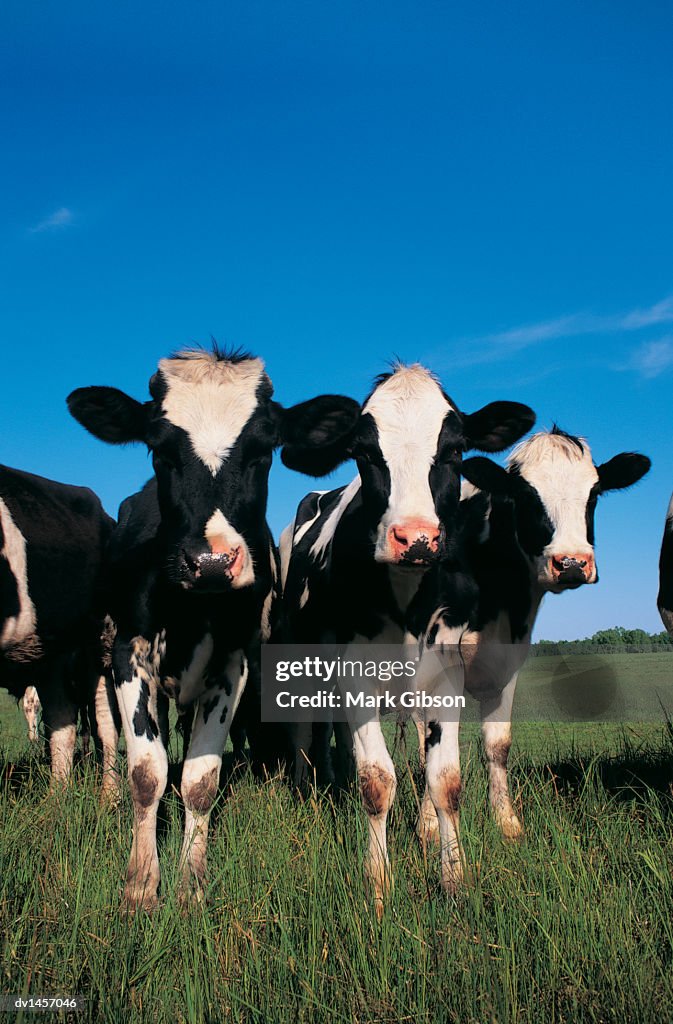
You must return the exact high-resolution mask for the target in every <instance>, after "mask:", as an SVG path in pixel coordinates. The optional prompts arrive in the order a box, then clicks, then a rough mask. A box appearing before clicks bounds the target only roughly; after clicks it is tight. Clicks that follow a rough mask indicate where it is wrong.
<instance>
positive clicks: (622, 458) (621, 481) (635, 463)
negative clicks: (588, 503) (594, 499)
mask: <svg viewBox="0 0 673 1024" xmlns="http://www.w3.org/2000/svg"><path fill="white" fill-rule="evenodd" d="M651 465H652V463H651V461H650V460H649V459H648V457H647V455H639V454H638V453H637V452H622V453H621V455H615V456H614V457H613V458H612V459H610V460H609V461H608V462H604V463H602V465H600V466H597V467H596V468H597V470H598V483H599V486H600V489H601V494H604V493H605V491H620V490H622V488H623V487H631V486H632V484H636V483H638V481H639V480H640V479H641V477H644V476H645V474H646V473H647V472H648V470H649V468H650V466H651Z"/></svg>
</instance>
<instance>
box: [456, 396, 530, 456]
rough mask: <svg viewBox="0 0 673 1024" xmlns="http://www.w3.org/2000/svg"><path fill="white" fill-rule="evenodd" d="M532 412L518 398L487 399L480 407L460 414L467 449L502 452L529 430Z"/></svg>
mask: <svg viewBox="0 0 673 1024" xmlns="http://www.w3.org/2000/svg"><path fill="white" fill-rule="evenodd" d="M534 423H535V413H534V412H533V410H532V409H530V408H529V407H528V406H527V405H521V403H520V402H489V404H488V405H485V406H484V407H483V409H478V410H477V412H473V413H472V414H471V415H466V416H464V417H463V432H464V434H465V442H466V445H467V448H468V450H469V449H470V448H476V449H477V450H478V451H480V452H501V451H503V450H504V449H505V448H509V446H510V445H512V444H514V442H515V441H518V440H519V438H520V437H523V435H524V434H526V433H528V431H529V430H530V429H531V427H532V426H533V424H534Z"/></svg>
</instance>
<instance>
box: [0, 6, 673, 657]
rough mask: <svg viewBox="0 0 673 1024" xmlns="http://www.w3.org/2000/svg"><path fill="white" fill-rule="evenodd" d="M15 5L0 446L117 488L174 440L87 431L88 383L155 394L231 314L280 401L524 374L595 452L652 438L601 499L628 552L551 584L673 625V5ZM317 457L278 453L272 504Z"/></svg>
mask: <svg viewBox="0 0 673 1024" xmlns="http://www.w3.org/2000/svg"><path fill="white" fill-rule="evenodd" d="M0 21H1V23H2V35H3V60H2V65H1V67H0V88H1V89H2V103H1V107H2V111H3V113H2V139H3V151H4V159H3V160H2V162H1V163H0V186H1V188H0V195H1V196H2V200H1V202H2V208H3V216H2V223H1V225H0V264H1V266H0V281H1V284H0V289H1V291H2V295H1V298H0V330H1V337H2V346H3V381H4V386H3V401H2V405H1V407H0V408H1V411H0V423H1V428H0V461H3V462H5V463H7V464H9V465H15V466H19V467H21V468H24V469H28V470H31V471H33V472H37V473H42V474H44V475H48V476H51V477H53V478H56V479H62V480H66V481H70V482H75V483H83V484H88V485H89V486H91V487H93V488H94V490H96V491H97V492H98V493H99V494H100V495H101V497H102V499H103V501H104V503H105V505H106V507H107V508H108V509H109V510H110V511H111V512H114V511H115V510H116V507H117V505H118V503H119V501H120V500H121V499H122V498H123V497H124V496H125V495H126V494H128V493H130V492H131V491H132V490H134V489H135V488H136V487H137V486H139V485H140V484H141V483H142V482H143V480H144V479H145V478H146V476H147V475H148V469H149V466H148V460H147V456H146V454H145V453H144V452H143V451H140V450H134V449H113V448H107V447H106V446H104V445H102V444H100V443H99V442H96V441H94V440H93V439H92V438H90V437H89V436H88V435H86V434H85V433H84V431H83V430H82V429H81V428H80V427H78V426H77V424H76V423H75V422H74V421H71V420H70V419H69V417H68V415H67V413H66V410H65V404H64V399H65V396H66V394H67V393H68V392H69V391H70V390H71V389H72V388H73V387H76V386H78V385H83V384H92V383H100V384H103V383H105V384H113V385H116V386H118V387H122V388H124V389H126V390H128V391H129V392H131V393H132V394H134V395H135V396H136V397H139V398H144V397H146V388H147V381H148V379H149V376H150V375H151V373H152V371H153V369H154V367H155V365H156V361H157V359H158V358H160V357H161V356H162V355H165V354H167V353H169V352H170V351H172V350H174V349H176V348H179V347H182V346H184V345H185V344H189V343H191V342H204V343H205V342H207V341H208V339H209V338H210V336H211V335H214V336H215V337H216V338H217V339H218V340H220V341H222V342H230V343H234V344H241V345H243V346H245V347H247V348H249V349H251V350H253V351H254V352H256V353H257V354H260V355H262V356H263V357H264V358H265V360H266V363H267V367H268V370H269V372H270V375H271V377H272V379H273V381H274V383H275V386H276V396H277V398H278V399H279V400H280V401H282V402H283V403H285V404H291V403H292V402H294V401H297V400H301V399H303V398H306V397H309V396H310V395H312V394H315V393H318V392H320V391H342V392H344V393H347V394H351V395H353V396H354V397H357V398H362V397H363V396H364V395H365V394H366V392H367V390H368V388H369V383H370V380H371V378H372V377H373V376H374V375H375V374H376V373H378V372H379V371H380V370H381V369H383V368H385V363H386V361H387V360H389V359H390V358H391V357H392V356H393V355H397V356H399V357H401V358H403V359H406V360H420V361H424V362H426V363H427V364H428V365H430V366H431V367H432V368H433V369H435V370H436V371H437V372H438V374H439V375H440V376H441V378H442V380H443V383H444V385H445V387H446V389H447V390H448V392H449V393H450V394H451V395H452V396H453V397H454V398H455V399H456V401H457V402H458V404H459V405H460V406H461V407H462V408H463V409H465V410H467V411H471V410H473V409H474V408H477V407H479V406H480V405H482V404H484V403H485V402H488V401H491V400H493V399H496V398H509V399H516V400H519V401H523V402H527V403H529V404H530V405H532V406H533V408H535V410H536V411H537V413H538V420H539V423H540V424H542V425H545V426H549V425H550V424H551V423H552V422H553V421H557V422H558V423H559V424H560V425H561V426H563V427H564V428H565V429H567V430H569V431H572V432H575V433H580V434H583V435H586V437H587V438H588V439H589V441H590V443H591V446H592V448H593V451H594V454H595V456H596V458H597V460H600V461H602V460H604V459H607V458H609V457H610V456H612V455H613V454H615V453H616V452H617V451H621V450H624V449H636V450H640V451H643V452H645V453H647V454H648V455H650V456H651V458H652V459H653V462H654V467H653V470H652V472H651V474H650V476H649V477H648V478H646V480H645V481H643V482H642V483H641V484H640V485H639V486H638V487H637V488H635V489H634V490H633V491H631V492H629V493H627V494H615V495H611V496H608V497H606V498H605V499H603V502H602V504H601V505H600V506H599V511H598V520H597V553H598V565H599V571H600V574H601V582H600V583H599V585H598V586H597V587H591V588H586V590H584V591H580V592H576V593H573V594H568V595H564V596H563V597H560V598H549V599H548V601H547V603H546V605H545V608H544V610H543V612H542V615H541V618H540V624H539V629H538V635H539V636H545V637H550V638H555V637H572V636H584V635H586V634H587V633H590V632H593V631H594V630H595V629H598V628H602V627H607V626H611V625H615V624H624V625H629V626H642V627H644V628H647V629H659V628H661V625H660V620H659V618H658V615H657V611H656V607H655V598H656V589H657V559H658V550H659V544H660V538H661V532H662V528H663V520H664V514H665V510H666V505H667V502H668V497H669V494H670V492H671V489H673V456H672V444H673V430H672V429H671V427H672V418H673V402H672V401H671V398H672V395H673V260H672V251H671V238H672V237H673V230H672V229H673V223H672V222H673V216H672V215H673V200H672V193H673V189H672V188H671V182H672V181H673V136H672V131H671V125H672V124H673V120H672V115H673V102H672V101H673V88H672V86H673V72H672V70H671V61H670V53H671V47H672V45H673V10H672V9H671V8H670V6H668V5H665V4H662V3H649V2H644V3H641V4H639V5H638V6H637V7H636V6H635V5H632V4H626V3H621V2H617V3H614V2H613V3H607V2H600V3H598V2H592V0H590V2H585V3H583V4H580V3H577V2H569V3H566V4H563V5H558V4H551V3H548V2H544V0H543V2H536V3H535V4H533V3H521V4H517V5H504V4H501V3H496V2H494V0H486V2H485V3H482V4H480V5H475V4H460V5H458V4H448V3H440V2H437V0H432V2H427V0H424V2H414V3H411V2H409V3H407V2H395V0H393V2H388V3H386V4H382V3H376V4H375V3H367V2H359V3H351V2H349V0H342V2H341V3H339V4H326V3H316V2H311V3H309V2H303V3H299V2H295V0H289V2H285V3H282V4H278V3H270V2H254V0H252V2H250V0H248V2H246V3H245V4H242V3H236V4H232V3H227V2H224V3H223V2H219V3H211V2H208V0H206V2H203V3H200V4H198V5H194V4H192V5H177V4H166V3H163V4H161V5H159V4H150V3H143V2H134V3H133V4H131V3H125V2H121V3H116V4H114V5H99V4H86V5H85V4H81V3H78V2H69V3H68V4H65V5H63V4H61V5H49V6H47V5H46V4H44V3H39V4H38V3H35V2H31V0H28V2H25V0H24V2H22V3H18V2H14V0H9V2H7V3H5V4H4V5H3V13H2V15H1V17H0ZM350 475H351V471H350V469H346V470H345V471H340V472H339V473H338V474H336V475H335V477H334V478H333V479H334V482H335V483H338V482H342V481H343V480H344V479H347V478H348V477H349V476H350ZM310 486H311V482H310V481H308V480H305V479H303V478H301V477H299V476H295V475H292V474H290V473H289V472H288V471H286V470H284V469H283V468H282V467H281V466H280V465H277V466H275V467H274V470H273V473H272V490H271V501H270V509H269V514H270V520H271V523H272V526H273V528H274V529H275V530H276V531H278V530H279V529H280V528H281V527H282V526H283V525H284V523H285V522H287V520H288V519H289V518H290V517H291V515H292V512H293V510H294V507H295V506H296V503H297V501H298V499H299V498H300V497H301V496H302V494H303V493H305V491H306V490H308V489H310ZM323 486H324V485H323Z"/></svg>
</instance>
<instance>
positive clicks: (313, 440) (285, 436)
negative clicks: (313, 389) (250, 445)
mask: <svg viewBox="0 0 673 1024" xmlns="http://www.w3.org/2000/svg"><path fill="white" fill-rule="evenodd" d="M278 409H279V419H280V443H281V445H282V450H281V459H282V460H283V462H284V464H285V465H286V466H287V467H288V468H289V469H296V470H298V471H299V472H300V473H307V474H308V475H309V476H325V475H326V474H327V473H331V472H332V470H334V469H336V468H337V466H339V465H341V463H342V462H345V460H346V459H348V458H350V456H351V448H352V444H353V436H354V434H355V428H356V427H357V425H358V420H359V419H360V405H359V403H358V402H356V401H355V400H354V399H352V398H346V397H345V396H344V395H318V397H317V398H311V399H309V400H308V401H307V402H300V403H299V404H298V405H293V406H292V407H291V408H290V409H282V408H280V407H278Z"/></svg>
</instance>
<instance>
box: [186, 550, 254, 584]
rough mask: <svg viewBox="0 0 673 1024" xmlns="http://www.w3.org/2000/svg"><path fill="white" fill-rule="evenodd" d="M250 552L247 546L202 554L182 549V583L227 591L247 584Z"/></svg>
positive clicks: (203, 552)
mask: <svg viewBox="0 0 673 1024" xmlns="http://www.w3.org/2000/svg"><path fill="white" fill-rule="evenodd" d="M248 562H249V554H248V552H247V550H246V549H245V547H244V545H242V544H239V545H237V546H235V547H227V548H224V547H222V548H221V549H219V550H216V549H215V547H214V546H213V547H211V550H210V551H202V552H199V553H198V554H190V553H189V552H188V551H183V552H182V565H181V572H180V582H181V584H182V586H183V587H184V588H185V589H194V590H210V591H226V590H230V589H231V588H234V589H237V588H238V587H241V586H245V585H246V583H247V582H249V581H248V580H247V579H246V576H247V575H249V574H248V573H247V572H246V569H247V567H248Z"/></svg>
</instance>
